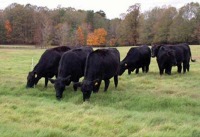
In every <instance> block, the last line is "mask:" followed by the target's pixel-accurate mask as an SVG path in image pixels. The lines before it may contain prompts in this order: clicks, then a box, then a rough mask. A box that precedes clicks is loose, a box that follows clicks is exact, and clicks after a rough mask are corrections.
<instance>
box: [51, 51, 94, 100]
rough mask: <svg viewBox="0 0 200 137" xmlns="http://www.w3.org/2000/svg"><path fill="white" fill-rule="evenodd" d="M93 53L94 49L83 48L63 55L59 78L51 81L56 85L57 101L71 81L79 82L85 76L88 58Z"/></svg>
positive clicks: (75, 88)
mask: <svg viewBox="0 0 200 137" xmlns="http://www.w3.org/2000/svg"><path fill="white" fill-rule="evenodd" d="M92 51H93V49H92V47H82V48H77V49H72V50H70V51H67V52H65V53H64V54H63V56H62V58H61V60H60V64H59V68H58V78H57V79H56V80H53V79H49V80H50V81H51V83H53V84H54V88H55V90H56V97H57V99H61V98H62V94H63V91H64V90H65V86H68V85H69V84H70V83H71V81H73V82H79V78H81V77H82V76H83V75H84V69H85V62H86V58H87V56H88V54H89V53H91V52H92ZM73 87H74V90H75V91H76V90H77V87H76V86H75V85H74V86H73Z"/></svg>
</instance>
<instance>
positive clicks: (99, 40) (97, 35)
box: [87, 28, 107, 46]
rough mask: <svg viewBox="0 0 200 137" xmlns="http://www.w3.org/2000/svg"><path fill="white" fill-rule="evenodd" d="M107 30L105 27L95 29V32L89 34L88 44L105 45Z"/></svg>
mask: <svg viewBox="0 0 200 137" xmlns="http://www.w3.org/2000/svg"><path fill="white" fill-rule="evenodd" d="M106 36H107V31H106V30H105V29H104V28H99V29H95V30H94V32H93V33H89V34H88V36H87V45H97V46H99V45H105V44H106Z"/></svg>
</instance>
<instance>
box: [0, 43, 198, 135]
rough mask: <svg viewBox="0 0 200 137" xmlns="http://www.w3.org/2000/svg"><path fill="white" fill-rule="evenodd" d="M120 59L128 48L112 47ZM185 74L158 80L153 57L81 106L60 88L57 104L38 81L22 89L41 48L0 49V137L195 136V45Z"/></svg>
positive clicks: (79, 100)
mask: <svg viewBox="0 0 200 137" xmlns="http://www.w3.org/2000/svg"><path fill="white" fill-rule="evenodd" d="M118 49H119V51H120V54H121V60H122V59H123V58H124V57H125V55H126V53H127V51H128V50H129V49H130V47H120V48H118ZM191 51H192V55H193V58H194V59H196V60H197V61H196V62H194V63H193V62H191V63H190V66H191V67H190V68H191V69H190V72H187V73H186V74H178V73H177V72H176V70H177V68H176V67H173V69H172V75H171V76H168V75H163V76H160V75H159V70H158V66H157V63H156V60H155V58H152V61H151V64H150V72H149V73H147V74H143V73H141V70H140V73H139V74H138V75H136V74H135V73H132V74H131V75H128V72H127V71H126V72H125V73H124V74H123V75H122V76H120V77H119V84H118V87H117V89H115V88H114V82H113V79H111V82H110V86H109V88H108V91H107V92H103V88H104V82H102V85H101V88H100V91H99V93H97V94H92V95H91V98H90V102H83V100H82V93H81V91H80V90H79V91H77V92H74V91H73V88H72V85H70V86H69V87H66V90H65V91H64V97H63V99H62V100H61V101H57V100H56V97H55V91H54V87H53V85H52V84H51V83H49V85H48V87H47V88H44V79H42V80H40V81H39V83H38V85H37V86H36V87H35V88H33V89H26V88H25V86H26V78H27V74H28V72H29V71H30V70H31V69H32V66H31V63H32V58H33V59H34V65H35V64H36V63H37V62H38V60H39V58H40V56H41V54H42V53H43V52H44V49H32V50H31V49H0V136H1V137H90V136H91V137H132V136H137V137H144V136H147V137H200V46H191Z"/></svg>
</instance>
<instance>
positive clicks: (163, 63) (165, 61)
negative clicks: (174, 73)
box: [157, 46, 177, 75]
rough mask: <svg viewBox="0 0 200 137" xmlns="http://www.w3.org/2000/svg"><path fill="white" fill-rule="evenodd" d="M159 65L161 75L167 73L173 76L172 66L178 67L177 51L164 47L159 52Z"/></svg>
mask: <svg viewBox="0 0 200 137" xmlns="http://www.w3.org/2000/svg"><path fill="white" fill-rule="evenodd" d="M157 63H158V67H159V70H160V75H162V74H163V72H164V70H165V73H166V74H168V75H171V69H172V66H174V65H176V63H177V62H176V56H175V51H174V50H173V49H171V48H169V47H167V46H162V47H160V48H159V50H158V54H157Z"/></svg>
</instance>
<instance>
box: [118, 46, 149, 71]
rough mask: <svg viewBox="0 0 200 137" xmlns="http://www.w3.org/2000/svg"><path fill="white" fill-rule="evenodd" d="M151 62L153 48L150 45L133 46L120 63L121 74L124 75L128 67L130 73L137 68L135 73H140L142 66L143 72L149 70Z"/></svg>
mask: <svg viewBox="0 0 200 137" xmlns="http://www.w3.org/2000/svg"><path fill="white" fill-rule="evenodd" d="M150 62H151V49H150V48H149V47H148V46H146V45H143V46H141V47H136V48H131V49H130V50H129V51H128V53H127V55H126V57H125V58H124V59H123V60H122V61H121V63H120V72H119V75H122V74H123V73H124V71H125V70H126V69H128V74H129V75H130V74H131V71H134V70H135V69H136V71H135V73H136V74H138V73H139V68H142V71H143V72H148V71H149V64H150Z"/></svg>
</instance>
